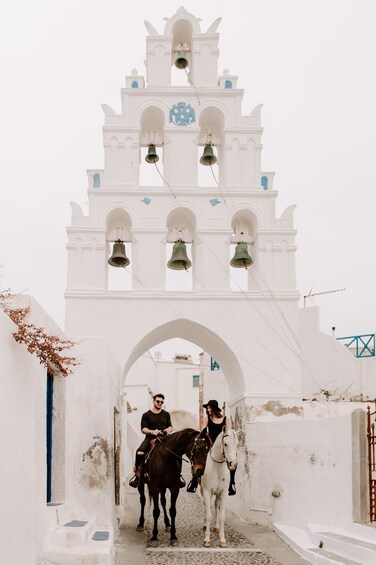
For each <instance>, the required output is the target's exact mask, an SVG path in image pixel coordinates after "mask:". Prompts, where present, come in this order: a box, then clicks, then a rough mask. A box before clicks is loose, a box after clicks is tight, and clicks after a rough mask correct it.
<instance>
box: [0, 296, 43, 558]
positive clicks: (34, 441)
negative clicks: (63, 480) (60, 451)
mask: <svg viewBox="0 0 376 565" xmlns="http://www.w3.org/2000/svg"><path fill="white" fill-rule="evenodd" d="M33 309H34V310H35V309H36V304H35V303H34V305H33ZM39 314H40V318H43V311H41V310H40V311H39ZM45 321H47V318H46V317H45ZM14 331H16V326H15V324H14V323H13V322H12V321H11V320H10V319H9V318H8V317H7V316H6V315H5V314H4V313H3V311H2V310H0V342H1V348H0V386H1V394H0V415H1V425H0V444H1V448H2V455H1V465H0V484H1V485H2V489H1V505H0V530H1V546H0V555H1V560H2V561H3V562H4V563H7V565H20V564H21V563H22V564H26V563H30V564H31V565H34V564H36V563H39V560H38V559H39V555H40V552H41V551H42V546H43V541H44V519H45V511H46V377H47V371H46V369H45V368H44V367H42V366H41V365H40V364H39V362H38V360H37V358H36V357H35V356H34V355H31V354H30V353H28V351H27V349H26V347H25V346H24V345H22V344H17V343H16V342H15V340H14V339H13V336H12V332H14Z"/></svg>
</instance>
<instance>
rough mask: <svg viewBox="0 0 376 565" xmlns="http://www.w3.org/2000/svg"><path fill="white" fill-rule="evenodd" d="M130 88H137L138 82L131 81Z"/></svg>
mask: <svg viewBox="0 0 376 565" xmlns="http://www.w3.org/2000/svg"><path fill="white" fill-rule="evenodd" d="M131 87H132V88H138V82H137V80H133V81H132V84H131Z"/></svg>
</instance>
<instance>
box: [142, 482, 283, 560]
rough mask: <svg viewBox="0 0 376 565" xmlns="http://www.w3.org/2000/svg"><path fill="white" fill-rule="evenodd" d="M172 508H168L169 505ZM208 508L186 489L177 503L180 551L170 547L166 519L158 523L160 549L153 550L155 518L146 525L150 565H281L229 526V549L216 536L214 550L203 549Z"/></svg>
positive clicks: (177, 530) (147, 557)
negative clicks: (151, 542)
mask: <svg viewBox="0 0 376 565" xmlns="http://www.w3.org/2000/svg"><path fill="white" fill-rule="evenodd" d="M167 507H168V504H167ZM203 524H204V508H203V503H202V499H201V497H200V495H198V494H189V493H187V492H186V491H185V489H182V490H181V491H180V495H179V498H178V502H177V517H176V532H177V537H178V540H179V545H178V546H177V547H171V546H170V534H169V532H166V531H165V530H164V523H163V515H161V516H160V518H159V521H158V528H159V533H158V537H159V546H158V547H156V548H155V547H151V546H150V542H149V540H150V537H151V529H152V515H151V513H149V515H148V518H147V524H146V564H147V565H165V564H166V565H167V564H168V565H182V564H184V565H190V564H194V565H230V564H233V565H235V564H236V565H243V564H244V565H280V564H279V563H278V562H277V561H275V560H274V559H272V558H271V557H269V556H268V555H266V554H265V553H264V552H262V551H261V550H259V549H257V548H256V547H255V546H254V544H253V543H252V541H250V540H249V539H247V538H246V537H245V536H243V534H240V533H239V532H236V531H235V530H233V529H232V528H231V527H229V526H226V528H225V534H226V540H227V544H228V547H227V548H224V549H223V548H220V547H219V544H218V534H215V533H212V536H211V538H212V547H210V548H204V547H203V545H202V542H203V538H204V533H203Z"/></svg>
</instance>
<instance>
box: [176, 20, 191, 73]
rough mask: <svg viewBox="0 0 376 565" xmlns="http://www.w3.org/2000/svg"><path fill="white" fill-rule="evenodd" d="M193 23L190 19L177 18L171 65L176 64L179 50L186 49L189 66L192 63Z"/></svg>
mask: <svg viewBox="0 0 376 565" xmlns="http://www.w3.org/2000/svg"><path fill="white" fill-rule="evenodd" d="M192 34H193V27H192V23H191V22H190V21H188V20H186V19H185V18H184V19H180V20H177V21H176V22H175V23H174V24H173V26H172V53H171V65H174V64H175V60H176V56H177V54H178V52H179V51H184V53H185V56H186V59H187V60H188V66H190V65H191V63H192V57H191V53H192Z"/></svg>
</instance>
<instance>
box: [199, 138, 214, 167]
mask: <svg viewBox="0 0 376 565" xmlns="http://www.w3.org/2000/svg"><path fill="white" fill-rule="evenodd" d="M216 162H217V157H216V156H215V155H214V151H213V146H212V144H211V143H207V144H206V145H205V147H204V152H203V154H202V157H201V159H200V163H201V165H205V166H207V167H208V166H209V165H215V163H216Z"/></svg>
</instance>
